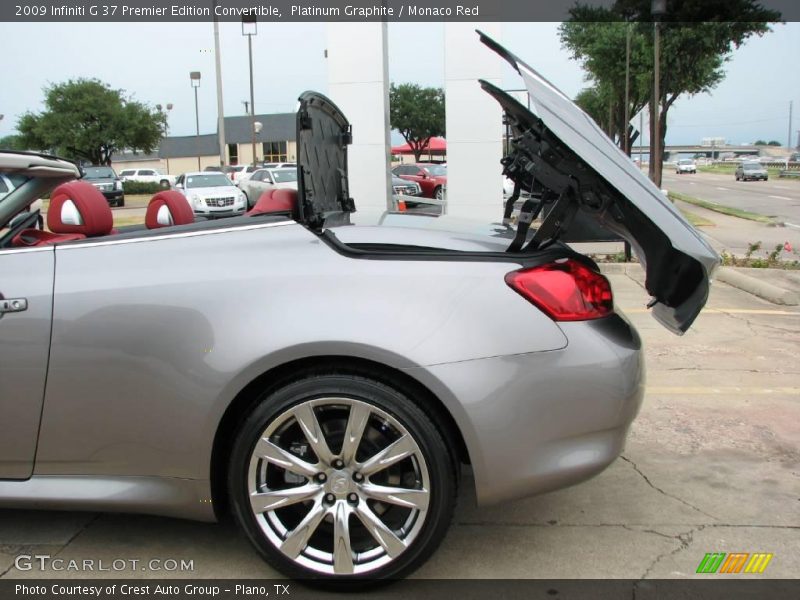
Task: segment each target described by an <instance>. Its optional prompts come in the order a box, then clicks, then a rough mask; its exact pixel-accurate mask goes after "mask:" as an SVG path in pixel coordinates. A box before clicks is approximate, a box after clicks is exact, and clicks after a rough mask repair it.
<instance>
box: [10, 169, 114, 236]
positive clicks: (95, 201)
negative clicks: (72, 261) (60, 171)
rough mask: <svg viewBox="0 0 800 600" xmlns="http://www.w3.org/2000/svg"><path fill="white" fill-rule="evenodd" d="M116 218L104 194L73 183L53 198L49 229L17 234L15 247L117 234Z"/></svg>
mask: <svg viewBox="0 0 800 600" xmlns="http://www.w3.org/2000/svg"><path fill="white" fill-rule="evenodd" d="M113 226H114V217H113V215H112V214H111V209H110V208H109V207H108V202H107V201H106V199H105V197H104V196H103V194H101V193H100V191H99V190H98V189H97V188H96V187H94V186H93V185H92V184H90V183H86V182H85V181H70V182H69V183H63V184H61V185H60V186H58V187H57V188H56V189H55V190H53V193H52V194H50V206H49V207H48V209H47V228H48V229H49V230H50V231H42V230H41V229H25V230H24V231H21V232H20V233H19V234H17V235H16V236H15V237H14V239H13V241H12V244H13V245H14V246H44V245H47V244H58V243H61V242H71V241H73V240H82V239H84V238H87V237H98V236H102V235H108V234H109V233H115V231H114V229H113Z"/></svg>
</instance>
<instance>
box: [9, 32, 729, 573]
mask: <svg viewBox="0 0 800 600" xmlns="http://www.w3.org/2000/svg"><path fill="white" fill-rule="evenodd" d="M482 39H483V40H484V41H485V42H486V43H487V44H488V45H490V48H493V49H496V50H497V52H498V53H499V54H500V56H501V57H503V58H505V59H506V60H508V61H509V62H511V63H512V66H513V67H514V68H515V70H516V71H517V72H518V73H520V74H521V76H522V78H523V80H524V81H525V83H526V87H527V90H528V93H529V95H530V98H531V102H533V103H534V105H535V111H536V113H535V114H533V113H532V112H531V111H529V110H528V109H527V108H526V107H525V106H523V105H522V104H520V103H519V102H518V101H517V100H515V99H514V98H513V97H512V96H510V95H509V94H508V93H506V92H505V91H503V90H501V89H499V88H497V87H495V86H493V85H492V84H490V83H488V82H482V86H483V88H484V90H485V91H486V92H487V93H489V94H490V95H491V96H492V97H493V98H494V99H495V100H497V101H498V102H499V103H500V105H501V108H502V109H503V111H504V113H505V122H507V123H508V126H509V128H510V131H511V135H510V136H509V139H510V140H511V142H510V149H509V154H508V156H507V159H506V161H508V167H509V168H508V172H509V173H512V176H513V177H515V179H516V181H518V183H519V185H520V186H522V187H524V189H525V191H527V192H529V193H533V192H538V193H541V192H542V191H543V189H542V187H541V186H546V188H545V189H544V191H545V192H546V193H547V194H548V195H551V196H552V197H554V198H559V199H558V200H557V201H556V204H555V208H554V209H553V210H551V211H550V212H549V213H548V215H547V216H546V217H545V219H544V221H543V223H542V225H541V228H540V229H537V230H535V231H533V230H531V231H529V230H528V229H527V226H528V224H529V222H530V221H529V220H526V219H520V220H519V224H518V225H517V229H516V230H515V229H512V228H511V227H502V226H498V225H496V224H494V225H493V224H489V223H481V222H474V223H470V222H467V223H464V222H463V221H459V220H458V219H452V218H450V217H447V216H443V217H431V216H415V215H412V214H408V213H404V214H369V212H368V211H358V212H354V211H355V208H356V206H355V203H354V200H353V198H352V197H351V195H350V189H349V183H348V176H347V164H348V162H347V145H346V144H342V140H346V139H348V137H349V132H350V123H349V122H348V120H347V119H346V117H345V116H344V115H343V114H342V113H341V111H340V110H339V109H338V108H337V107H336V105H335V104H333V103H332V102H331V101H330V100H329V99H327V98H325V97H324V96H322V95H321V94H317V93H314V92H306V93H304V94H303V95H302V96H301V97H300V103H299V110H298V121H297V125H298V127H297V131H298V136H297V144H298V156H301V157H303V158H301V159H300V160H301V164H300V165H299V169H302V173H303V176H302V178H301V179H300V181H299V182H298V184H299V185H298V191H297V192H296V193H295V192H293V191H292V190H287V189H282V190H277V191H276V192H275V193H274V194H273V195H272V196H271V197H270V198H264V199H263V200H264V201H263V202H262V200H259V203H258V204H259V205H260V206H257V207H256V208H258V209H259V210H258V211H256V210H255V209H254V211H252V213H256V212H258V213H259V214H258V215H257V216H252V213H251V216H245V217H239V218H235V219H229V220H228V221H227V222H225V223H224V224H216V223H213V222H199V223H191V224H186V225H171V226H169V225H167V226H163V227H159V228H155V229H150V230H141V231H131V232H128V233H114V232H113V231H112V230H111V226H112V225H111V217H110V214H109V213H110V211H109V209H108V207H107V205H106V203H105V202H104V201H103V200H102V199H99V198H98V195H97V194H96V190H94V189H93V188H91V187H90V186H87V185H85V184H83V183H82V182H69V183H67V182H68V180H69V179H71V178H76V177H78V176H79V171H78V169H77V168H76V167H75V166H74V165H72V164H71V163H69V162H66V161H63V160H59V159H55V158H52V157H46V156H40V155H29V154H18V153H10V152H5V153H0V172H9V171H11V170H13V171H14V172H16V173H18V174H21V175H23V176H25V177H27V178H30V179H35V180H36V181H35V182H34V183H35V184H36V185H31V186H20V188H18V190H16V191H15V193H14V194H11V195H9V196H7V197H6V198H5V199H4V200H3V201H2V202H0V228H2V227H3V226H6V225H7V223H8V222H9V221H10V220H11V219H14V218H15V215H16V214H18V213H19V211H21V210H23V209H24V208H25V207H26V206H27V205H28V204H30V203H31V202H33V201H34V199H35V198H36V197H37V196H38V195H39V194H40V193H42V190H52V189H53V188H54V187H56V186H58V187H57V188H56V189H55V190H53V192H52V194H51V201H50V204H49V209H48V223H49V224H50V226H51V230H52V231H50V232H40V231H39V230H36V229H32V228H31V223H32V222H33V221H32V219H34V218H35V214H34V213H32V214H31V215H30V216H26V217H25V218H23V219H22V220H20V221H17V222H15V224H14V227H13V228H9V229H8V230H7V231H6V232H5V233H4V234H3V235H1V236H0V256H2V265H3V277H2V280H1V283H0V284H1V285H2V289H1V290H0V291H2V293H3V294H4V304H2V305H0V307H2V310H3V313H2V319H0V381H2V382H3V394H1V395H0V414H2V415H3V419H0V507H6V506H8V507H15V508H19V507H22V506H31V507H36V508H50V509H65V508H70V509H86V510H94V511H110V510H121V511H141V512H149V513H153V514H159V515H168V516H173V517H181V518H189V519H197V520H205V521H213V520H215V519H216V518H217V517H218V515H219V514H220V512H221V511H223V510H226V507H230V509H231V511H232V512H233V515H234V517H235V519H236V521H237V523H238V524H239V526H240V527H241V528H242V530H243V531H244V533H245V535H246V536H247V537H248V538H249V540H250V541H251V542H252V544H253V545H254V547H255V548H256V549H257V550H258V551H259V552H260V553H261V555H262V556H263V557H264V558H265V559H266V560H268V561H269V562H270V563H271V564H273V565H275V567H277V568H278V569H280V570H282V571H283V572H285V573H287V574H288V575H291V576H295V577H315V578H320V579H324V580H335V581H337V582H344V583H346V582H348V581H351V580H353V579H356V580H361V579H362V578H365V577H370V578H392V579H394V578H399V577H402V576H404V575H406V574H408V573H410V572H411V571H412V570H413V569H415V568H416V567H418V566H419V565H420V564H422V563H424V562H425V561H426V560H427V559H428V557H429V556H431V554H432V553H433V552H434V551H435V549H436V547H437V546H438V544H439V543H440V542H441V541H442V539H443V538H444V536H445V533H446V531H447V528H448V525H449V523H450V521H451V518H452V516H453V512H454V507H455V503H456V498H457V492H458V485H459V477H458V473H459V466H460V463H462V462H469V463H471V465H472V471H473V474H474V477H472V478H470V479H469V480H468V481H469V484H470V485H474V486H475V495H476V497H477V501H478V503H480V504H481V505H486V504H492V503H497V502H502V501H506V500H511V499H514V498H520V497H523V496H528V495H531V494H536V493H542V492H546V491H550V490H553V489H558V488H561V487H564V486H568V485H571V484H574V483H577V482H579V481H582V480H585V479H588V478H590V477H592V476H593V475H595V474H597V473H599V472H600V471H602V470H603V469H604V468H605V467H607V466H608V465H609V464H611V463H612V462H613V461H614V460H616V458H617V457H618V456H619V454H620V452H621V451H622V449H623V446H624V443H625V438H626V436H627V433H628V430H629V428H630V425H631V422H632V421H633V419H634V417H635V416H636V414H637V412H638V410H639V408H640V405H641V402H642V396H643V394H644V379H643V378H644V353H643V351H642V348H641V343H640V339H639V336H638V335H637V333H636V331H635V330H634V329H633V326H632V325H631V323H630V321H628V320H627V319H626V318H625V317H624V315H623V314H621V312H620V310H619V307H618V306H615V303H614V298H613V293H612V290H611V287H610V284H609V282H608V280H607V279H606V278H605V277H604V276H603V275H602V274H601V273H600V270H599V268H598V266H597V265H596V264H595V263H594V262H593V261H592V259H591V258H589V257H588V256H585V255H582V254H579V253H578V252H576V251H575V250H573V249H571V248H570V247H569V246H568V245H567V244H566V243H565V242H563V241H562V239H563V238H564V237H565V236H568V235H569V229H570V227H571V226H572V223H573V222H574V221H573V219H571V218H564V216H565V215H567V216H570V215H572V214H574V213H575V212H576V211H577V210H579V209H580V207H581V206H582V205H584V203H587V202H588V203H591V210H586V211H583V212H584V213H585V217H586V218H587V219H594V220H596V221H597V222H598V223H604V222H610V221H612V220H613V222H614V224H615V231H617V232H618V233H619V234H620V235H621V236H623V237H625V238H626V239H627V240H628V241H629V242H631V243H632V244H633V245H634V246H635V247H636V249H637V254H638V257H639V259H640V261H641V263H642V266H643V267H644V269H645V271H646V274H647V277H646V278H645V279H644V281H645V283H644V285H645V287H646V289H647V291H648V293H649V294H650V295H651V296H652V299H651V301H650V303H649V304H648V306H649V307H650V308H651V314H652V316H653V317H654V318H655V319H656V320H657V321H658V322H660V323H661V324H662V325H664V326H666V327H667V328H668V329H669V330H670V331H673V332H675V333H683V332H685V331H686V330H688V329H689V327H690V326H691V325H692V323H693V322H694V320H695V319H696V317H697V316H698V314H699V313H700V311H701V309H702V308H703V306H704V304H705V302H706V299H707V297H708V293H709V285H710V284H709V280H710V277H711V276H712V274H713V272H714V270H715V268H716V267H717V265H718V263H719V257H718V256H717V255H716V253H715V252H714V251H713V249H712V248H711V247H710V246H709V245H708V243H707V242H706V241H705V239H704V238H703V237H702V236H701V235H700V234H699V233H698V232H697V231H696V230H695V229H694V228H693V227H692V226H691V225H690V224H689V223H688V222H687V221H686V220H685V219H684V217H683V216H682V215H681V213H680V212H679V211H677V210H675V209H674V208H673V206H672V204H671V202H670V201H669V199H667V198H666V197H664V195H663V194H662V193H661V191H660V190H659V189H658V188H657V187H655V186H654V185H653V184H652V183H651V182H650V181H649V180H648V179H647V178H646V177H645V176H644V175H643V174H642V173H641V172H640V171H639V170H638V169H636V167H635V166H634V165H633V164H632V163H631V161H630V160H629V159H628V157H627V156H625V155H624V154H623V153H622V152H621V151H620V150H619V149H618V148H617V147H616V146H615V145H614V143H613V142H612V141H611V140H610V139H609V138H607V137H606V136H605V135H604V134H603V133H602V131H601V130H600V129H599V128H598V127H596V126H595V125H594V124H593V123H592V122H591V121H590V120H589V119H587V118H586V116H585V115H584V114H583V113H582V112H581V111H580V109H578V108H577V107H576V106H575V105H574V104H573V103H572V102H571V101H570V100H569V99H568V96H566V95H564V94H561V93H558V92H557V90H555V89H554V88H553V87H552V85H551V84H549V83H548V82H546V81H544V80H542V79H540V78H539V77H538V76H537V75H536V74H535V72H534V71H533V70H531V69H530V68H529V67H528V66H527V65H525V64H524V63H522V62H521V61H519V60H518V59H516V58H515V57H514V55H513V54H511V53H509V52H507V51H506V50H505V49H504V48H502V47H500V46H499V45H497V44H496V42H494V41H493V40H488V39H486V38H484V37H482ZM533 161H535V163H533ZM533 164H536V168H537V170H541V171H542V172H545V173H546V174H547V176H546V179H543V180H542V181H540V182H537V184H536V185H537V189H536V190H534V189H532V188H531V186H532V185H533V184H532V182H531V178H530V177H528V176H527V174H528V173H529V172H530V170H531V168H530V167H532V166H533ZM498 169H499V167H498ZM213 177H220V178H221V177H222V176H220V175H217V174H213V173H188V174H186V175H185V176H184V177H183V178H182V181H181V185H183V186H184V189H185V191H186V192H187V193H190V194H191V193H192V190H197V189H198V188H196V187H194V183H195V182H196V181H195V178H197V182H200V183H202V184H203V186H204V187H201V188H199V189H213V188H215V187H217V186H216V185H215V186H213V187H210V184H211V183H214V184H216V183H217V182H216V181H214V182H210V181H207V180H205V179H202V180H201V178H213ZM190 180H191V181H190ZM224 186H225V182H224V181H223V182H222V183H221V184H220V186H219V187H224ZM377 192H379V190H378V191H376V193H377ZM9 203H10V204H9ZM179 206H180V208H181V209H182V208H184V207H183V205H179ZM498 208H499V207H498ZM159 210H161V209H160V208H159ZM164 222H165V223H169V220H168V219H164ZM131 242H135V243H131ZM26 248H35V251H28V250H26ZM587 510H590V509H587Z"/></svg>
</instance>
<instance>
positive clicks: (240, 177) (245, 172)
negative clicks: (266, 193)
mask: <svg viewBox="0 0 800 600" xmlns="http://www.w3.org/2000/svg"><path fill="white" fill-rule="evenodd" d="M260 168H261V167H259V166H256V165H236V166H234V167H232V169H233V170H232V172H231V177H232V181H233V182H234V183H235V184H236V185H238V186H241V184H243V183H244V182H245V181H247V180H248V179H250V177H252V176H253V173H255V172H256V171H258V170H259V169H260Z"/></svg>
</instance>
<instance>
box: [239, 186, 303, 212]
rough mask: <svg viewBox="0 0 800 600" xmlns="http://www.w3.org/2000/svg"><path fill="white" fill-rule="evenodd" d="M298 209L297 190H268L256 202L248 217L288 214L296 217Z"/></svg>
mask: <svg viewBox="0 0 800 600" xmlns="http://www.w3.org/2000/svg"><path fill="white" fill-rule="evenodd" d="M296 207H297V192H296V191H295V190H288V189H277V190H267V191H266V192H264V193H263V194H261V197H260V198H259V199H258V202H256V205H255V206H254V207H253V209H252V210H251V211H250V212H248V213H247V214H248V215H251V216H255V215H268V214H278V215H280V214H286V215H294V214H295V212H296V210H295V209H296Z"/></svg>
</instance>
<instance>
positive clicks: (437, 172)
mask: <svg viewBox="0 0 800 600" xmlns="http://www.w3.org/2000/svg"><path fill="white" fill-rule="evenodd" d="M420 168H421V169H422V170H423V171H425V172H426V173H427V174H428V175H430V176H431V177H447V165H420Z"/></svg>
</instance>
